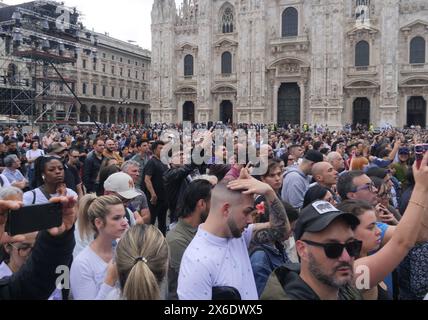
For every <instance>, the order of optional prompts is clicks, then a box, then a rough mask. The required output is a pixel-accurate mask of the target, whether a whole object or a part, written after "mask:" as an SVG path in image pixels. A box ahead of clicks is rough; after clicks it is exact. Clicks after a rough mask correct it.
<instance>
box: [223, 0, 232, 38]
mask: <svg viewBox="0 0 428 320" xmlns="http://www.w3.org/2000/svg"><path fill="white" fill-rule="evenodd" d="M233 27H234V24H233V8H232V7H230V6H228V7H226V8H225V9H224V11H223V15H222V17H221V30H222V32H223V33H232V32H233Z"/></svg>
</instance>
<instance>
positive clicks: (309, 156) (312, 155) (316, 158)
mask: <svg viewBox="0 0 428 320" xmlns="http://www.w3.org/2000/svg"><path fill="white" fill-rule="evenodd" d="M304 158H305V159H306V160H309V161H313V162H315V163H318V162H323V161H324V156H323V154H322V153H321V152H319V151H316V150H309V151H308V152H306V154H305V156H304Z"/></svg>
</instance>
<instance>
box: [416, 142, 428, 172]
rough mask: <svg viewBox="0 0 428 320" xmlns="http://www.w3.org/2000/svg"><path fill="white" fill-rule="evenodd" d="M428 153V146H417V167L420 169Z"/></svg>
mask: <svg viewBox="0 0 428 320" xmlns="http://www.w3.org/2000/svg"><path fill="white" fill-rule="evenodd" d="M427 151H428V144H417V145H416V146H415V157H416V165H417V166H418V168H420V167H421V163H422V159H423V158H424V155H425V153H426V152H427Z"/></svg>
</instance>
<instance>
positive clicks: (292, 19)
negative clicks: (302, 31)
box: [282, 7, 299, 37]
mask: <svg viewBox="0 0 428 320" xmlns="http://www.w3.org/2000/svg"><path fill="white" fill-rule="evenodd" d="M298 30H299V13H298V12H297V10H296V8H293V7H289V8H287V9H285V10H284V11H283V12H282V37H295V36H297V35H298Z"/></svg>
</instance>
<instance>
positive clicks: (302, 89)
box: [298, 80, 308, 125]
mask: <svg viewBox="0 0 428 320" xmlns="http://www.w3.org/2000/svg"><path fill="white" fill-rule="evenodd" d="M298 84H299V88H300V125H302V124H303V123H305V122H308V121H307V119H306V118H305V107H306V106H305V82H304V81H303V80H301V81H299V83H298Z"/></svg>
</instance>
